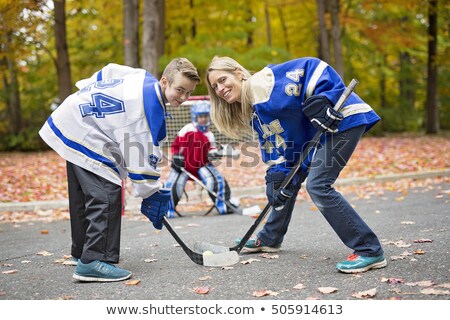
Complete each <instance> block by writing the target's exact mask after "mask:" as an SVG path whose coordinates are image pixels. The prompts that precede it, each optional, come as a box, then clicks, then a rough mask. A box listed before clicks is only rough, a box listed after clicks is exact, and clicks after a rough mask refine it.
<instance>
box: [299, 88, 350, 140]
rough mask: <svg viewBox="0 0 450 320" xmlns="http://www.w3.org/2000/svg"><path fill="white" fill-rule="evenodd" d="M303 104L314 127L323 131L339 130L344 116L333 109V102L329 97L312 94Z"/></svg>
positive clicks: (304, 110) (333, 131)
mask: <svg viewBox="0 0 450 320" xmlns="http://www.w3.org/2000/svg"><path fill="white" fill-rule="evenodd" d="M303 104H304V107H303V113H304V114H305V115H306V116H307V117H308V118H309V121H311V123H312V124H313V126H314V127H316V128H317V129H318V130H320V131H322V132H325V131H326V132H331V133H336V132H338V127H339V123H341V121H342V119H344V116H343V115H342V113H340V112H338V111H336V110H334V109H333V106H332V103H331V102H330V100H328V99H327V97H325V96H311V97H309V98H308V99H306V100H305V102H304V103H303Z"/></svg>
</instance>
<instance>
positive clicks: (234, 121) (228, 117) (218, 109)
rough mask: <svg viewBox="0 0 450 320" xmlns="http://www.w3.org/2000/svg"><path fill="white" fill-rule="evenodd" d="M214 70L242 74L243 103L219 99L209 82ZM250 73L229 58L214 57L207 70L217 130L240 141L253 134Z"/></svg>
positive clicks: (212, 113)
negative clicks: (210, 74)
mask: <svg viewBox="0 0 450 320" xmlns="http://www.w3.org/2000/svg"><path fill="white" fill-rule="evenodd" d="M213 70H216V71H226V72H229V73H231V74H233V75H236V72H238V71H240V72H242V75H243V79H242V91H241V102H240V103H239V102H234V103H231V104H230V103H228V102H226V101H225V100H223V99H222V98H219V97H218V96H217V94H216V91H215V90H214V89H213V88H212V86H211V83H210V82H209V73H210V72H211V71H213ZM250 76H251V74H250V72H249V71H248V70H247V69H245V68H244V67H243V66H241V65H240V64H239V63H238V62H237V61H236V60H234V59H232V58H229V57H214V58H213V59H212V60H211V62H210V64H209V66H208V69H207V70H206V81H205V82H206V86H207V87H208V93H209V96H210V99H211V119H212V122H213V123H214V125H215V126H216V127H217V129H218V130H219V131H220V132H221V133H223V134H225V135H226V136H228V137H230V138H233V139H237V140H239V139H240V138H242V137H243V136H245V135H246V134H248V133H251V131H252V128H251V126H250V120H251V116H252V106H251V101H250V86H249V85H248V81H247V80H248V78H250Z"/></svg>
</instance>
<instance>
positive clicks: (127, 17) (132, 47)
mask: <svg viewBox="0 0 450 320" xmlns="http://www.w3.org/2000/svg"><path fill="white" fill-rule="evenodd" d="M138 27H139V0H123V47H124V53H125V65H127V66H130V67H134V68H136V67H139V31H138V29H139V28H138Z"/></svg>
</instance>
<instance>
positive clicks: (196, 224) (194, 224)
mask: <svg viewBox="0 0 450 320" xmlns="http://www.w3.org/2000/svg"><path fill="white" fill-rule="evenodd" d="M187 226H188V227H200V225H199V224H198V223H188V224H187Z"/></svg>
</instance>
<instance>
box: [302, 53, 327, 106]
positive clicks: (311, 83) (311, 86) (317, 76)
mask: <svg viewBox="0 0 450 320" xmlns="http://www.w3.org/2000/svg"><path fill="white" fill-rule="evenodd" d="M326 67H328V64H327V63H326V62H323V61H321V62H320V63H319V65H318V66H317V67H316V70H314V73H313V75H312V77H311V79H310V80H309V82H308V86H307V87H306V98H308V97H310V96H312V95H313V93H314V90H315V89H316V85H317V81H319V79H320V77H321V76H322V73H323V71H324V70H325V68H326Z"/></svg>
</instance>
